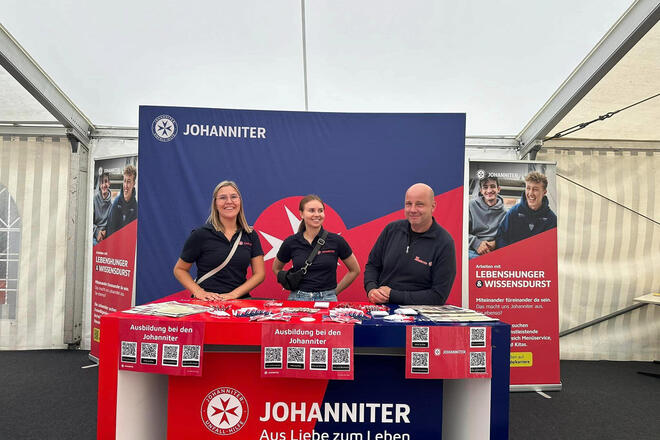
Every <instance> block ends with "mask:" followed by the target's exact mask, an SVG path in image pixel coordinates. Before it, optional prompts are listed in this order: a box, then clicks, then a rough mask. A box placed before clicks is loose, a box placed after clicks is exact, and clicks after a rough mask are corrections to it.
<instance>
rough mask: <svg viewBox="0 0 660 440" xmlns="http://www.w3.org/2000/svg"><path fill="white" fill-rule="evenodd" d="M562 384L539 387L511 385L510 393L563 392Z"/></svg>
mask: <svg viewBox="0 0 660 440" xmlns="http://www.w3.org/2000/svg"><path fill="white" fill-rule="evenodd" d="M561 387H562V383H561V382H559V383H549V384H538V385H534V384H532V385H509V392H510V393H523V392H529V391H532V392H536V391H561Z"/></svg>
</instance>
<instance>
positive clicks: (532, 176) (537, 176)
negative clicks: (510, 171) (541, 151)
mask: <svg viewBox="0 0 660 440" xmlns="http://www.w3.org/2000/svg"><path fill="white" fill-rule="evenodd" d="M525 182H533V183H542V184H543V189H548V178H547V177H545V174H543V173H539V172H538V171H532V172H531V173H529V174H528V175H526V176H525Z"/></svg>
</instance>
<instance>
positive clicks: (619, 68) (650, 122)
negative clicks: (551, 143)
mask: <svg viewBox="0 0 660 440" xmlns="http://www.w3.org/2000/svg"><path fill="white" fill-rule="evenodd" d="M658 93H660V23H657V24H656V25H655V26H654V27H653V28H652V29H651V30H650V31H649V32H648V33H647V34H646V35H645V36H644V37H643V38H642V39H641V40H640V41H639V42H638V43H637V44H636V45H635V46H634V47H633V48H632V49H631V50H630V51H629V52H628V53H627V54H626V55H625V56H624V58H623V59H621V61H619V62H618V63H617V64H616V65H615V66H614V67H613V68H612V70H610V71H609V72H608V73H607V75H605V77H604V78H603V79H601V80H600V82H599V83H598V84H596V86H595V87H594V88H593V89H591V91H590V92H589V93H587V95H586V96H585V97H584V98H582V100H581V101H580V102H579V103H578V104H577V105H576V106H575V107H574V108H573V110H571V111H570V112H569V113H568V114H567V115H566V116H565V117H564V118H563V119H562V121H561V122H559V123H558V124H557V126H556V127H554V128H553V129H552V130H551V131H550V133H548V135H550V136H551V135H553V134H555V133H556V132H558V131H561V130H564V129H566V128H568V127H572V126H574V125H577V124H580V123H582V122H586V121H591V120H592V119H595V118H597V117H598V116H600V115H603V114H605V113H607V112H610V111H615V110H618V109H620V108H623V107H626V106H628V105H630V104H633V103H635V102H638V101H641V100H642V99H645V98H648V97H649V96H653V95H656V94H658ZM569 136H570V137H571V138H579V139H622V140H653V141H660V96H659V97H657V98H654V99H652V100H649V101H646V102H644V103H642V104H639V105H637V106H635V107H632V108H630V109H627V110H624V111H622V112H621V113H617V114H616V115H614V116H612V117H611V118H609V119H606V120H604V121H598V122H595V123H593V124H591V125H589V126H588V127H587V128H584V129H582V130H580V131H577V132H575V133H572V134H570V135H569Z"/></svg>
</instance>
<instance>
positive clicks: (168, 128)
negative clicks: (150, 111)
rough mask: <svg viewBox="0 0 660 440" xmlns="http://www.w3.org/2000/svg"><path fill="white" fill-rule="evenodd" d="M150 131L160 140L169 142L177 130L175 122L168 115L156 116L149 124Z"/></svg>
mask: <svg viewBox="0 0 660 440" xmlns="http://www.w3.org/2000/svg"><path fill="white" fill-rule="evenodd" d="M151 132H152V133H153V134H154V137H155V138H156V139H158V140H159V141H161V142H169V141H171V140H172V139H174V136H176V134H177V132H178V127H177V123H176V121H175V120H174V118H173V117H172V116H170V115H160V116H156V119H154V122H153V124H151Z"/></svg>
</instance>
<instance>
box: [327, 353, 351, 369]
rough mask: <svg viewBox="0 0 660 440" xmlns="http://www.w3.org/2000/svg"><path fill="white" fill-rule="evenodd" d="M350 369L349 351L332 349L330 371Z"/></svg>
mask: <svg viewBox="0 0 660 440" xmlns="http://www.w3.org/2000/svg"><path fill="white" fill-rule="evenodd" d="M350 369H351V349H350V348H333V349H332V371H349V370H350Z"/></svg>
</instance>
